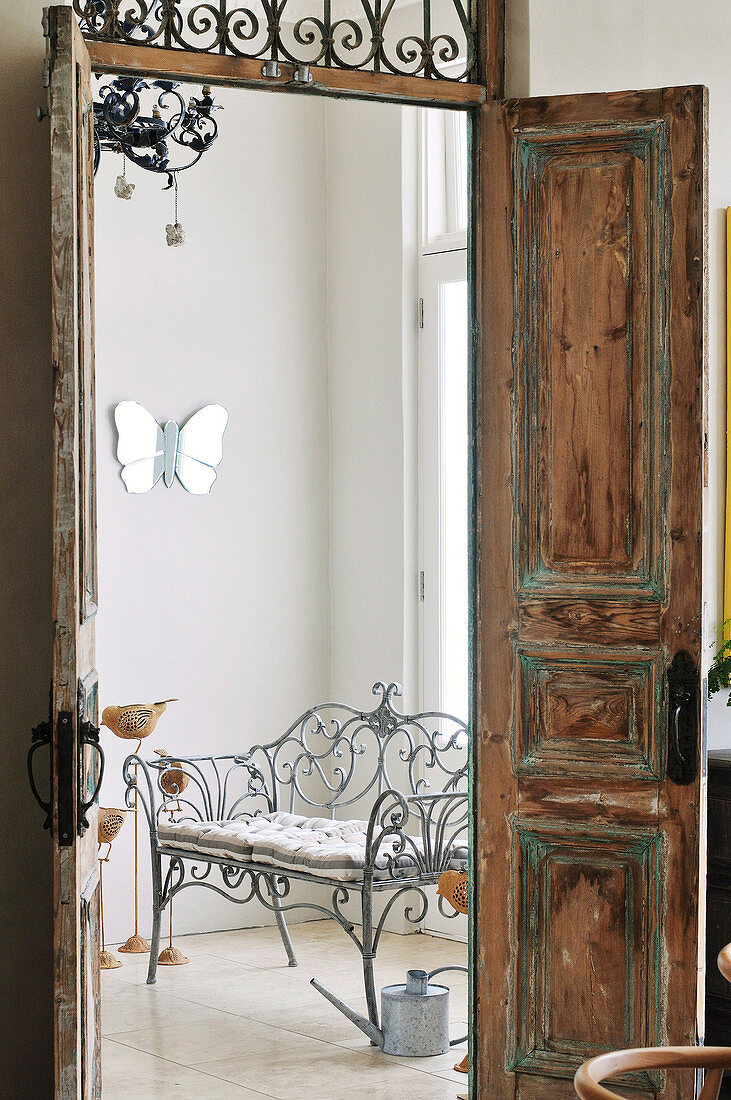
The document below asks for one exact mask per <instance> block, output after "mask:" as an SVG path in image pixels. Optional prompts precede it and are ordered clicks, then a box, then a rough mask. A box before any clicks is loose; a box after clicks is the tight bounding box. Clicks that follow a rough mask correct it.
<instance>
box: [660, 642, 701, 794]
mask: <svg viewBox="0 0 731 1100" xmlns="http://www.w3.org/2000/svg"><path fill="white" fill-rule="evenodd" d="M667 680H668V727H669V728H668V752H667V775H668V779H670V780H671V781H672V782H673V783H678V784H680V785H682V786H686V785H687V784H689V783H692V782H693V780H694V779H695V778H696V776H697V775H698V732H699V731H698V695H699V690H698V688H699V684H698V680H699V675H698V668H697V666H696V663H695V661H694V660H693V658H692V657H691V655H690V654H689V653H686V651H685V650H683V649H681V650H679V652H678V653H676V654H675V656H674V657H673V660H672V664H671V665H670V668H669V669H668V673H667Z"/></svg>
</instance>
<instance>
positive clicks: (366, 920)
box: [361, 872, 379, 1046]
mask: <svg viewBox="0 0 731 1100" xmlns="http://www.w3.org/2000/svg"><path fill="white" fill-rule="evenodd" d="M363 878H364V881H363V891H362V893H361V904H362V911H363V951H362V956H363V984H364V986H365V998H366V1005H367V1006H368V1019H369V1020H370V1021H371V1023H372V1024H375V1025H376V1027H378V1026H379V1024H378V999H377V997H376V982H375V978H374V976H373V963H374V961H375V958H376V954H375V951H374V950H373V889H372V886H371V883H372V881H373V876H372V873H371V874H370V875H369V874H368V872H366V873H365V874H364V876H363ZM371 1046H375V1043H374V1042H373V1040H371Z"/></svg>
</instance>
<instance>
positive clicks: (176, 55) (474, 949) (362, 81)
mask: <svg viewBox="0 0 731 1100" xmlns="http://www.w3.org/2000/svg"><path fill="white" fill-rule="evenodd" d="M475 9H476V11H477V15H478V34H477V55H478V56H477V75H478V83H476V84H459V83H456V84H452V83H449V82H446V81H436V80H426V79H424V78H410V77H399V76H394V75H389V74H374V73H364V72H351V71H348V70H340V69H325V68H322V67H318V66H313V67H312V72H313V77H314V80H313V83H312V84H310V85H307V86H303V85H301V84H299V83H297V82H296V81H295V80H294V73H293V67H292V66H289V65H285V64H282V65H281V75H280V76H279V77H276V78H265V77H263V76H262V75H261V62H258V61H251V60H250V59H245V58H235V57H229V56H225V55H220V54H206V53H189V52H186V51H184V50H165V49H160V48H157V47H135V46H130V45H126V44H124V43H119V44H117V43H106V42H100V41H95V40H87V41H86V46H87V49H88V51H89V55H90V58H91V65H92V72H104V73H120V74H122V73H124V74H130V75H142V74H145V75H152V76H157V77H163V78H165V77H167V78H172V79H179V80H181V81H188V82H190V81H194V82H205V83H208V84H211V85H223V86H232V87H250V88H256V89H259V90H266V91H273V92H285V93H287V92H289V93H295V94H297V93H299V94H308V95H318V96H319V95H322V96H336V97H340V98H344V99H374V100H381V101H386V102H392V103H395V104H413V105H419V106H431V107H440V108H447V109H461V110H466V111H468V112H469V117H470V124H469V127H468V135H469V139H468V146H469V151H468V163H469V173H470V175H469V187H470V213H471V218H470V224H469V228H468V241H467V255H468V301H469V311H470V325H469V330H470V338H469V341H470V342H469V362H470V368H469V369H470V381H471V385H470V391H471V392H470V398H471V400H470V414H469V423H470V432H471V439H472V449H471V456H470V457H471V502H470V503H471V511H472V513H473V514H474V515H475V516H476V517H477V523H476V524H475V525H474V527H473V530H472V532H471V539H470V544H471V546H470V548H471V562H470V589H471V595H472V599H471V623H470V662H471V681H472V701H471V725H472V729H473V740H472V752H471V765H470V770H471V787H472V790H473V791H474V790H476V789H477V788H478V787H479V772H480V752H479V749H480V747H481V738H480V728H479V718H480V714H481V694H482V692H481V684H482V678H483V669H482V662H481V656H482V653H483V639H482V631H481V622H480V607H481V604H482V595H481V591H480V584H479V562H480V548H481V539H480V526H479V521H480V515H481V513H480V507H481V487H480V471H481V468H482V446H481V440H482V432H483V430H484V429H485V428H486V426H487V419H486V417H485V416H483V412H485V410H483V404H482V391H481V381H482V378H481V375H482V371H483V370H484V369H485V356H486V354H487V349H486V342H485V341H484V339H483V335H484V334H483V333H482V330H481V323H480V303H481V302H482V301H483V299H484V298H485V296H486V293H487V290H488V288H489V287H488V283H489V272H488V271H486V270H485V269H484V262H483V256H484V249H483V247H482V239H481V238H482V231H481V213H482V209H483V201H484V200H483V196H484V194H485V190H486V188H485V179H484V169H485V165H484V157H483V155H482V147H481V142H482V127H481V119H480V116H481V111H480V108H481V106H482V105H483V104H484V103H485V102H486V101H489V100H493V101H501V100H503V99H504V71H505V56H504V26H505V18H504V16H505V0H484V2H480V0H477V3H476V4H475ZM484 671H485V674H487V670H484ZM478 817H479V807H478V805H477V800H476V799H473V803H472V806H471V822H470V825H471V838H472V842H471V844H470V853H471V855H470V871H471V873H470V879H471V883H470V885H471V894H473V890H474V886H473V884H474V883H475V882H476V879H477V868H478V860H477V851H476V840H477V836H478V828H477V826H478ZM473 896H474V894H473ZM475 900H476V897H475ZM473 912H474V905H473ZM470 958H471V961H472V965H471V966H470V1006H471V1010H472V1013H473V1018H472V1024H473V1026H472V1027H471V1030H470V1066H471V1073H470V1086H471V1087H470V1093H471V1095H472V1094H474V1093H473V1090H474V1087H475V1082H476V1081H478V1080H480V1079H483V1080H484V1079H486V1075H485V1074H484V1067H483V1066H482V1062H483V1061H484V1060H485V1059H486V1057H487V1049H486V1047H484V1046H483V1045H482V1044H480V1043H478V1042H476V1037H477V1022H478V1021H479V1019H480V1017H481V1014H482V1013H483V1012H484V1011H485V1007H484V1006H482V1007H481V1006H480V1003H479V997H478V996H476V994H477V993H478V990H477V988H476V985H475V979H474V975H475V974H477V973H479V972H480V969H479V963H480V957H479V952H478V944H477V943H476V937H475V921H474V920H472V921H471V922H470ZM478 1063H479V1064H478Z"/></svg>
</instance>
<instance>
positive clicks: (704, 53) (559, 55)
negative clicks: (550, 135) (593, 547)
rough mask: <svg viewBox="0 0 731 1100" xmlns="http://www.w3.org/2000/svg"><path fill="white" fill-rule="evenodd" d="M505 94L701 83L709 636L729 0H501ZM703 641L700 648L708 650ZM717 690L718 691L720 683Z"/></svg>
mask: <svg viewBox="0 0 731 1100" xmlns="http://www.w3.org/2000/svg"><path fill="white" fill-rule="evenodd" d="M509 16H510V21H509V27H508V65H507V73H508V88H507V92H508V95H526V94H529V95H553V94H560V93H569V92H587V91H600V90H607V91H608V90H612V89H615V90H619V89H624V88H656V87H667V86H672V85H683V84H705V85H706V86H707V87H708V88H709V91H710V127H709V148H710V156H709V213H710V217H709V270H708V274H709V283H708V285H709V295H708V322H709V333H708V335H709V342H708V347H709V363H708V366H709V485H708V489H707V491H706V494H705V527H706V538H705V561H704V592H705V600H706V603H707V628H708V638H709V642H710V643H711V645H712V644H713V643H714V641H715V639H716V637H717V634H718V630H719V628H720V625H721V622H722V619H723V603H722V597H723V592H722V587H723V526H724V521H723V515H724V512H723V509H724V492H725V476H724V471H725V445H726V423H725V390H726V387H725V360H726V353H725V331H726V328H725V275H724V271H725V207H726V206H727V205H730V204H731V186H730V184H729V180H730V179H731V112H729V103H731V65H729V58H728V55H729V48H730V47H731V5H728V4H723V3H718V2H717V0H698V2H697V3H694V4H692V5H691V6H688V5H687V4H683V3H681V0H616V2H615V3H612V4H587V3H586V2H585V0H516V2H515V8H514V9H513V8H512V5H509ZM711 654H712V649H709V650H708V652H707V654H706V657H707V659H710V656H711ZM722 694H723V695H724V696H725V695H726V693H725V692H724V693H722ZM725 701H726V700H725V698H721V696H720V695H719V696H716V697H715V698H714V699H713V700H711V702H710V704H709V729H708V740H709V748H723V747H725V748H728V747H729V746H731V716H730V714H729V711H728V710H726V708H725V705H724V704H725Z"/></svg>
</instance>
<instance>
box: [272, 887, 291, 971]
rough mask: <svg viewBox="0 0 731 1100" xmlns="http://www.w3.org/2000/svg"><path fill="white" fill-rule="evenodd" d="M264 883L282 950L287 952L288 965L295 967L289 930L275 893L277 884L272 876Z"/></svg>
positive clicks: (278, 898)
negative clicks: (272, 907)
mask: <svg viewBox="0 0 731 1100" xmlns="http://www.w3.org/2000/svg"><path fill="white" fill-rule="evenodd" d="M266 883H267V890H268V892H269V897H270V898H271V901H272V905H273V906H274V916H275V917H276V918H277V926H278V927H279V935H280V936H281V937H282V943H283V944H284V950H285V951H286V952H287V959H288V965H289V966H296V965H297V956H296V955H295V953H294V947H293V946H292V940H291V938H290V935H289V928H287V921H286V919H285V916H284V910H283V909H282V902H281V899H280V897H279V894H278V893H277V883H276V878H275V877H274V875H267V876H266Z"/></svg>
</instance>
